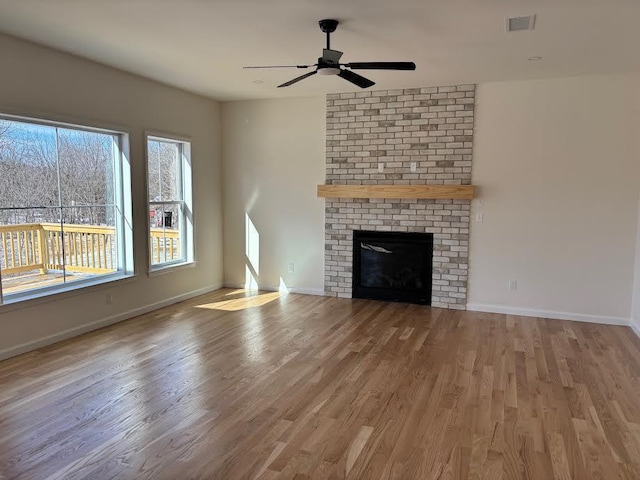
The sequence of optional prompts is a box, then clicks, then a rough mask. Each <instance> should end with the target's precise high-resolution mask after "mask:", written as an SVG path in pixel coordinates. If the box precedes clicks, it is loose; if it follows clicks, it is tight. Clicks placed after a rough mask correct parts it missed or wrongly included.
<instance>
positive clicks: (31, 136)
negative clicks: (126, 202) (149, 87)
mask: <svg viewBox="0 0 640 480" xmlns="http://www.w3.org/2000/svg"><path fill="white" fill-rule="evenodd" d="M119 144H120V142H119V136H118V135H115V134H112V133H102V132H96V131H92V130H76V129H71V128H61V127H57V126H42V125H37V124H31V123H27V122H24V121H10V120H4V119H0V276H1V281H0V287H1V288H2V293H3V296H4V297H5V299H6V298H8V297H10V296H11V295H19V294H22V293H25V292H33V291H36V290H38V291H39V293H38V294H44V293H47V292H48V291H51V292H52V293H53V292H54V291H56V290H59V289H56V287H57V286H59V287H64V286H65V284H68V283H70V282H76V281H80V280H86V279H93V278H96V277H99V276H101V275H109V274H112V273H114V272H119V271H120V272H122V271H124V261H125V260H124V258H128V255H130V253H129V252H130V250H129V247H127V246H125V245H123V244H122V242H123V239H124V235H123V232H120V231H118V226H119V225H122V224H123V223H122V215H123V213H122V212H123V211H124V210H125V209H124V206H123V205H121V204H120V203H121V200H120V199H121V198H122V197H123V195H122V193H123V192H122V191H121V190H119V191H116V185H121V180H118V179H116V175H119V172H120V170H121V169H122V168H124V167H123V164H122V159H121V156H120V153H119ZM118 188H120V187H118ZM120 255H123V257H122V258H120ZM14 298H19V297H14Z"/></svg>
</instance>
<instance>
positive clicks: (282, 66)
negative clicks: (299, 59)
mask: <svg viewBox="0 0 640 480" xmlns="http://www.w3.org/2000/svg"><path fill="white" fill-rule="evenodd" d="M309 67H315V65H261V66H258V67H242V68H309Z"/></svg>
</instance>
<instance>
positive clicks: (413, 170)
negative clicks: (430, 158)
mask: <svg viewBox="0 0 640 480" xmlns="http://www.w3.org/2000/svg"><path fill="white" fill-rule="evenodd" d="M416 170H417V165H416V162H411V172H413V173H416Z"/></svg>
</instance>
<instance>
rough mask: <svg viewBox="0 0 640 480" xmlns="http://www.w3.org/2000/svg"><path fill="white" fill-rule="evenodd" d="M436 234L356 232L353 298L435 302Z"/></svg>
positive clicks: (421, 302)
mask: <svg viewBox="0 0 640 480" xmlns="http://www.w3.org/2000/svg"><path fill="white" fill-rule="evenodd" d="M432 265H433V234H432V233H406V232H368V231H361V230H356V231H354V232H353V290H352V297H353V298H369V299H374V300H388V301H393V302H407V303H418V304H422V305H431V271H432Z"/></svg>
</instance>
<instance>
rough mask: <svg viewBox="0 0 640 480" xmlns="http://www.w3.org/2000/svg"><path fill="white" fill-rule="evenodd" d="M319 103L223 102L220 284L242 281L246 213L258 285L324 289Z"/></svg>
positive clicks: (304, 100)
mask: <svg viewBox="0 0 640 480" xmlns="http://www.w3.org/2000/svg"><path fill="white" fill-rule="evenodd" d="M325 108H326V107H325V99H324V96H322V97H314V98H294V99H283V100H261V101H245V102H229V103H223V104H222V120H223V123H222V125H223V138H224V143H223V158H224V169H223V170H224V173H223V175H224V187H223V190H224V279H225V284H227V285H233V286H239V285H245V280H246V265H247V258H246V257H247V255H246V254H247V251H246V231H245V219H246V215H247V214H248V216H249V218H250V219H251V221H252V222H253V225H254V227H255V229H256V230H257V232H258V235H259V240H258V243H259V246H258V248H259V261H258V262H256V263H258V265H257V270H258V272H256V273H257V274H258V275H257V276H258V278H257V279H256V280H257V282H258V285H259V286H260V287H261V288H263V289H277V288H278V287H279V286H280V282H281V279H282V281H283V282H284V283H285V285H286V286H287V287H288V288H289V289H291V290H292V291H298V292H307V293H318V294H321V293H322V291H323V283H324V277H323V254H324V200H323V199H320V198H317V197H316V185H318V184H321V183H324V178H325V133H324V132H325ZM254 237H255V236H254ZM251 240H252V241H254V240H255V238H252V239H251ZM290 263H293V264H294V272H289V264H290Z"/></svg>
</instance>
